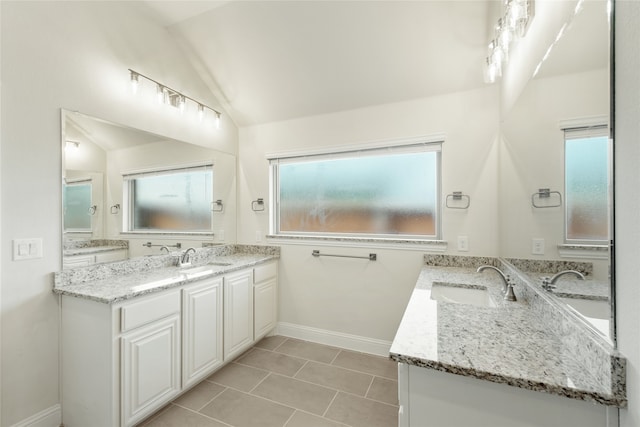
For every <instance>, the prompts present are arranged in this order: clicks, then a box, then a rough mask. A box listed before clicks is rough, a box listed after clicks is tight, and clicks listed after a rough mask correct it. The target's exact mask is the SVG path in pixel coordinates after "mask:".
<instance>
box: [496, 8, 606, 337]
mask: <svg viewBox="0 0 640 427" xmlns="http://www.w3.org/2000/svg"><path fill="white" fill-rule="evenodd" d="M576 4H578V6H579V7H578V9H577V10H579V11H578V12H577V13H576V14H575V16H573V17H572V20H571V22H570V25H568V26H567V27H566V28H565V29H564V34H563V35H562V37H561V38H560V39H558V40H557V42H556V43H555V44H554V45H553V47H552V49H551V50H550V51H547V53H548V55H547V57H546V59H545V60H544V62H541V65H540V67H539V69H538V70H537V71H536V74H535V76H534V78H532V79H531V80H530V81H529V82H528V84H527V85H526V87H525V88H524V89H523V90H522V92H521V94H520V95H519V97H518V99H517V101H516V102H515V103H514V105H513V107H512V108H511V109H509V110H508V111H505V112H503V118H502V119H503V123H502V145H501V151H500V156H501V160H500V188H499V192H500V213H501V230H500V236H501V237H500V239H501V242H500V247H501V251H502V255H503V256H504V257H505V258H509V259H517V260H523V259H525V260H533V262H529V263H522V264H521V265H519V266H518V267H519V268H520V269H524V270H526V271H527V273H529V274H530V275H531V277H532V278H533V279H534V280H535V281H536V282H537V283H540V284H542V279H541V277H542V276H553V275H554V274H555V273H558V272H560V271H562V270H568V269H576V270H579V271H580V272H582V273H585V275H586V280H579V279H577V278H576V277H573V276H571V277H569V276H566V275H565V276H562V277H560V278H558V280H557V282H556V283H555V289H550V290H546V291H545V292H546V293H547V294H548V295H550V296H552V298H553V297H557V298H554V300H555V301H557V302H558V303H559V304H561V305H562V306H563V307H565V308H566V309H567V310H569V311H571V312H574V313H575V314H576V316H579V317H580V318H581V319H582V320H585V321H586V322H587V323H588V324H590V325H591V326H592V328H593V329H594V330H596V331H597V332H599V333H600V334H601V335H603V336H605V337H606V339H608V340H610V341H611V342H612V343H614V344H615V334H614V333H613V332H614V325H613V320H612V319H613V313H612V310H611V303H610V300H611V289H612V284H611V278H610V273H609V272H610V268H609V266H610V256H609V255H610V254H609V244H610V236H611V233H610V230H611V224H610V220H609V218H612V216H611V199H612V194H611V189H612V184H611V176H612V171H611V167H610V165H611V157H612V156H611V150H612V147H611V142H610V140H609V138H608V136H609V113H610V112H609V109H610V101H609V100H610V86H611V83H610V76H609V34H610V28H609V19H608V12H607V2H606V1H603V0H594V1H584V2H576ZM536 18H539V17H538V16H536ZM543 260H544V261H545V262H536V261H543ZM549 261H555V262H549ZM514 264H515V262H514ZM567 301H570V303H567ZM596 306H597V309H594V307H596ZM603 307H606V310H604V311H603Z"/></svg>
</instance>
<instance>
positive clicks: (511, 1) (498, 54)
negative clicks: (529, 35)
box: [484, 0, 534, 83]
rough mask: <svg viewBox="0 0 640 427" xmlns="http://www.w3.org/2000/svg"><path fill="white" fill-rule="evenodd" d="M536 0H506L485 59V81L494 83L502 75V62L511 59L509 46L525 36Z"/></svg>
mask: <svg viewBox="0 0 640 427" xmlns="http://www.w3.org/2000/svg"><path fill="white" fill-rule="evenodd" d="M533 2H534V0H504V14H503V16H502V17H501V18H499V19H498V22H497V24H496V26H495V38H494V39H493V40H491V42H490V43H489V48H488V55H487V57H486V59H485V64H484V68H485V71H484V73H485V81H486V82H487V83H494V82H495V81H496V80H497V79H498V78H499V77H502V64H503V63H506V62H507V61H508V60H509V48H510V46H511V43H512V42H513V41H514V40H515V39H516V38H518V37H524V35H525V33H526V32H527V29H528V28H529V24H530V23H531V19H532V18H533V14H534V3H533Z"/></svg>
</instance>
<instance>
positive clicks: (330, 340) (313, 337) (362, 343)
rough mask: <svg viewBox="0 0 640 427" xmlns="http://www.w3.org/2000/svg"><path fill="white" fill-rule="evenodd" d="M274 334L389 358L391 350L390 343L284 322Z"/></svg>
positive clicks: (280, 323) (279, 323)
mask: <svg viewBox="0 0 640 427" xmlns="http://www.w3.org/2000/svg"><path fill="white" fill-rule="evenodd" d="M275 332H276V334H278V335H282V336H285V337H289V338H297V339H300V340H305V341H311V342H315V343H318V344H325V345H331V346H334V347H340V348H344V349H346V350H353V351H359V352H362V353H369V354H375V355H377V356H384V357H387V356H389V349H390V348H391V341H384V340H378V339H375V338H367V337H361V336H358V335H350V334H344V333H342V332H334V331H328V330H326V329H318V328H312V327H309V326H302V325H295V324H293V323H286V322H278V326H277V327H276V331H275Z"/></svg>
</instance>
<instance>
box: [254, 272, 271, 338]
mask: <svg viewBox="0 0 640 427" xmlns="http://www.w3.org/2000/svg"><path fill="white" fill-rule="evenodd" d="M276 283H277V282H276V279H271V280H268V281H266V282H264V283H260V284H258V285H255V286H254V287H253V320H254V322H253V325H254V328H253V339H254V340H255V341H257V340H259V339H260V338H262V337H264V336H265V335H266V334H267V333H268V332H269V331H271V330H272V329H273V328H275V326H276V317H277V306H276V298H277V295H276V293H277V287H276Z"/></svg>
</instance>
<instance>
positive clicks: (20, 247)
mask: <svg viewBox="0 0 640 427" xmlns="http://www.w3.org/2000/svg"><path fill="white" fill-rule="evenodd" d="M34 258H42V239H41V238H33V239H13V260H14V261H20V260H23V259H34Z"/></svg>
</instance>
